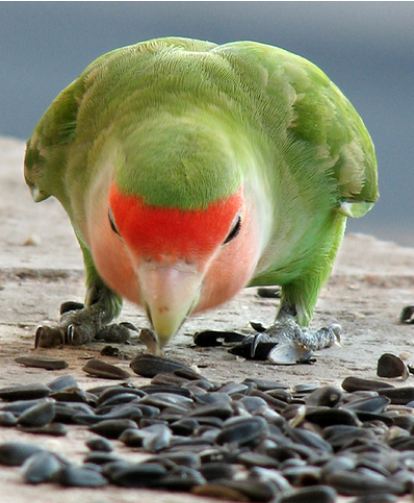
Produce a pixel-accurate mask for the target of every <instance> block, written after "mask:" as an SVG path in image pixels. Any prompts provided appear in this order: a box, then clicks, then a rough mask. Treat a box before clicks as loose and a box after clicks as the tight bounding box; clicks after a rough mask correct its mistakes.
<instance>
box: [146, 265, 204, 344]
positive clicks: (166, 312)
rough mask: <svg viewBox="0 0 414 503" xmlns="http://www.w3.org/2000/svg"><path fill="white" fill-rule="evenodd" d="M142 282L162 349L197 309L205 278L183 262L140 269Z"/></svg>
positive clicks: (149, 314)
mask: <svg viewBox="0 0 414 503" xmlns="http://www.w3.org/2000/svg"><path fill="white" fill-rule="evenodd" d="M138 278H139V284H140V289H141V302H142V304H143V305H144V306H145V308H146V311H147V316H148V318H149V321H150V322H151V325H152V327H153V329H154V330H155V332H156V335H157V337H158V344H159V347H160V348H162V347H163V346H165V345H166V344H167V342H168V341H169V340H170V339H171V337H172V336H173V335H174V334H175V333H176V332H177V331H178V330H179V328H180V327H181V325H182V324H183V322H184V321H185V319H186V317H187V316H188V315H189V314H190V313H191V311H192V310H193V309H194V307H195V306H196V305H197V303H198V300H199V296H200V288H201V283H202V279H203V274H202V273H201V272H200V271H198V270H197V269H196V268H195V266H192V265H189V264H186V263H184V262H181V261H177V262H174V263H172V264H171V263H169V264H164V263H162V262H155V261H152V262H145V263H143V264H141V265H140V266H139V268H138Z"/></svg>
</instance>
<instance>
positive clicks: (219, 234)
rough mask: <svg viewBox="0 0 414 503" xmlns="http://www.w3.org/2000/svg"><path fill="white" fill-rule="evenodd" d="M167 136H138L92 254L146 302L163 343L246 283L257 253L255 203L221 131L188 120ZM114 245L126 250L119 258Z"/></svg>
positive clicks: (115, 282)
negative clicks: (100, 243) (100, 246)
mask: <svg viewBox="0 0 414 503" xmlns="http://www.w3.org/2000/svg"><path fill="white" fill-rule="evenodd" d="M162 133H163V131H162V130H161V132H159V134H158V137H157V141H145V140H141V139H140V140H139V141H136V142H135V144H134V152H135V155H134V156H132V157H130V158H128V157H129V156H128V155H126V159H125V161H124V162H123V163H121V164H120V167H119V168H118V169H117V170H116V172H115V175H114V176H113V178H112V180H111V183H110V185H109V191H108V200H107V207H106V212H107V214H106V217H105V220H106V222H105V229H103V227H102V226H101V236H105V235H106V236H107V239H106V240H105V242H106V247H105V249H106V250H105V251H104V252H102V250H101V252H99V253H97V255H98V257H95V261H96V262H97V266H98V269H99V270H100V273H101V275H102V276H103V277H104V279H105V280H106V281H107V283H108V284H109V285H110V286H111V287H112V288H113V289H114V290H115V291H118V292H119V293H121V294H122V295H123V296H124V297H127V298H129V299H130V300H132V301H134V302H135V303H138V304H140V305H142V306H143V308H144V309H145V311H146V314H147V317H148V319H149V321H150V322H151V324H152V326H153V328H154V330H155V332H156V335H157V337H158V343H159V346H160V347H163V346H164V345H165V344H166V343H167V342H168V340H169V339H170V338H171V337H172V336H173V335H174V334H175V333H176V332H177V331H178V329H179V328H180V326H181V325H182V323H183V322H184V320H185V319H186V317H187V316H188V315H189V314H190V313H194V312H196V311H200V310H204V309H207V308H210V307H214V306H215V305H218V304H220V303H222V302H224V301H226V300H228V299H229V298H231V297H232V296H234V295H235V293H237V291H238V290H239V289H240V288H242V287H243V286H245V285H246V283H247V282H248V281H249V279H250V278H251V275H252V272H253V270H254V268H255V265H256V263H257V255H258V254H257V246H256V244H255V242H256V233H255V225H254V222H253V219H252V214H251V209H252V208H251V204H250V203H251V202H250V201H249V199H248V198H246V194H245V187H244V184H243V179H244V177H243V173H242V170H241V169H240V166H239V165H238V164H237V162H236V159H235V158H234V156H233V155H232V150H231V149H230V148H228V145H226V144H225V142H224V141H222V140H221V139H220V138H217V135H214V134H213V135H212V136H211V135H210V137H209V138H207V137H206V135H205V134H204V135H203V134H200V131H199V130H197V129H196V130H194V128H186V127H185V125H183V127H182V128H181V129H178V130H175V131H174V142H172V141H171V138H168V137H163V135H162ZM168 133H169V134H171V131H170V130H168V131H167V132H164V134H168ZM147 137H148V136H145V137H144V138H147ZM141 142H143V143H144V144H139V145H138V144H137V143H141ZM166 145H168V148H167V147H166ZM163 146H164V147H163ZM132 159H133V160H132ZM109 239H110V243H109ZM108 243H109V245H108ZM114 249H118V250H121V249H122V256H121V255H119V257H120V258H118V259H117V260H118V263H117V264H116V265H115V263H114V261H113V260H112V259H111V254H112V251H113V250H114ZM120 253H121V252H120ZM121 261H122V262H123V265H122V266H121V264H120V263H119V262H121ZM125 262H128V266H127V267H126V266H125ZM111 263H112V265H110V264H111ZM115 267H118V268H119V271H121V269H123V273H122V274H121V273H119V272H118V273H116V272H114V270H113V269H114V268H115ZM121 272H122V271H121Z"/></svg>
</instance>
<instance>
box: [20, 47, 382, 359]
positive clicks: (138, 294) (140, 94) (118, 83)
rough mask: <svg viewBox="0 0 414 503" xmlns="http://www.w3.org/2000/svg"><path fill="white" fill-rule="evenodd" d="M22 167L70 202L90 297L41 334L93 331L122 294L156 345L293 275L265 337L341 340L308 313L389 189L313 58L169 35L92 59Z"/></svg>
mask: <svg viewBox="0 0 414 503" xmlns="http://www.w3.org/2000/svg"><path fill="white" fill-rule="evenodd" d="M25 180H26V183H27V184H28V186H29V187H30V190H31V193H32V196H33V198H34V200H35V201H42V200H44V199H46V198H48V197H50V196H54V197H55V198H57V199H58V200H59V201H60V203H61V204H62V206H63V208H64V209H65V210H66V212H67V214H68V216H69V219H70V222H71V224H72V226H73V228H74V231H75V234H76V236H77V239H78V241H79V245H80V248H81V250H82V253H83V258H84V265H85V275H86V298H85V302H84V304H75V303H66V304H65V306H63V307H62V309H61V313H62V317H61V319H60V321H59V323H57V324H56V325H54V326H42V327H39V329H38V331H37V334H36V343H37V345H39V346H54V345H62V344H83V343H86V342H88V341H90V340H92V339H93V338H94V337H95V335H96V334H97V333H98V332H99V331H100V330H102V329H103V328H104V327H106V326H107V325H108V324H109V323H110V322H111V321H112V320H113V319H114V318H116V317H117V316H118V315H119V314H120V311H121V306H122V299H123V298H125V299H128V300H130V301H132V302H134V303H135V304H137V305H138V306H141V308H142V309H143V310H144V311H145V313H146V315H147V318H148V320H149V322H150V324H151V326H152V328H153V331H154V334H155V335H154V337H155V346H154V347H155V350H159V349H162V348H163V347H164V346H165V345H166V344H167V343H168V341H169V340H170V339H171V338H172V336H173V335H174V334H175V333H176V332H177V331H178V330H179V329H180V327H181V325H182V324H183V322H184V321H185V320H186V318H187V317H188V316H190V315H191V314H192V313H198V312H201V311H204V310H207V309H211V308H214V307H216V306H219V305H220V304H222V303H224V302H226V301H227V300H229V299H231V298H232V297H233V296H235V295H236V294H237V292H239V291H240V290H241V289H242V288H243V287H246V286H263V285H279V286H280V287H281V300H280V307H279V309H278V313H277V314H276V318H275V324H274V326H273V331H272V330H270V329H269V331H268V333H267V336H269V337H276V336H277V335H278V333H279V334H280V333H282V334H285V335H286V334H288V337H290V338H291V339H292V340H293V339H294V340H295V341H296V342H295V344H296V346H297V347H305V346H307V342H308V343H309V345H308V346H309V347H311V346H312V344H311V342H310V341H312V340H313V341H315V340H316V341H319V342H318V343H317V344H316V346H318V344H319V346H320V345H321V344H322V343H321V340H322V339H323V341H325V342H326V340H325V339H326V336H328V339H329V341H331V342H332V339H335V338H336V339H339V332H340V329H339V326H338V325H335V324H334V325H332V326H329V327H323V328H322V329H320V330H311V329H310V328H309V323H310V321H311V320H312V316H313V313H314V309H315V305H316V302H317V299H318V295H319V293H320V290H321V287H322V286H323V284H324V283H325V282H326V280H327V279H328V277H329V275H330V273H331V271H332V267H333V264H334V260H335V256H336V253H337V250H338V247H339V246H340V244H341V241H342V239H343V235H344V230H345V224H346V220H347V217H361V216H363V215H364V214H366V213H367V212H368V211H369V210H370V209H371V208H372V207H373V205H374V203H375V202H376V200H377V198H378V183H377V163H376V156H375V150H374V146H373V143H372V140H371V138H370V135H369V133H368V131H367V129H366V127H365V126H364V123H363V121H362V119H361V118H360V116H359V115H358V113H357V112H356V110H355V109H354V107H353V106H352V104H351V103H350V102H349V101H348V99H347V98H346V97H345V96H344V95H343V94H342V93H341V91H340V90H339V89H338V87H336V85H335V84H334V83H333V82H332V81H331V80H330V79H329V78H328V77H327V76H326V75H325V73H324V72H323V71H322V70H320V69H319V68H318V67H317V66H315V65H314V64H313V63H311V62H310V61H308V60H306V59H304V58H303V57H300V56H298V55H295V54H293V53H291V52H288V51H286V50H283V49H280V48H277V47H273V46H270V45H266V44H262V43H256V42H248V41H247V42H234V43H226V44H224V45H217V44H214V43H210V42H206V41H200V40H193V39H186V38H172V37H168V38H159V39H154V40H149V41H144V42H140V43H137V44H135V45H131V46H128V47H123V48H120V49H116V50H113V51H111V52H109V53H106V54H104V55H102V56H100V57H98V58H97V59H96V60H95V61H93V62H92V63H91V64H90V65H89V66H87V68H86V69H85V70H84V71H83V72H82V73H81V74H80V76H79V77H78V78H77V79H76V80H74V81H73V82H72V83H71V84H69V85H68V86H67V87H66V88H65V89H64V90H63V91H62V92H61V93H60V94H59V95H58V96H57V97H56V98H55V99H54V101H53V102H52V103H51V105H50V106H49V108H48V109H47V110H46V112H45V113H44V115H43V116H42V117H41V119H40V121H39V122H38V124H37V125H36V127H35V129H34V131H33V134H32V136H31V138H30V139H29V140H28V142H27V149H26V156H25ZM111 326H112V327H116V326H117V325H116V324H114V325H111ZM289 334H290V335H289ZM324 337H325V339H324ZM325 342H323V344H325ZM331 342H329V344H330V343H331ZM252 344H253V346H255V344H257V338H255V339H254V341H253V342H252ZM323 344H322V345H323ZM329 344H327V345H329ZM319 346H318V347H319ZM308 349H309V348H308ZM155 350H154V351H155ZM253 350H254V348H253ZM276 360H277V358H276V357H275V358H274V361H276Z"/></svg>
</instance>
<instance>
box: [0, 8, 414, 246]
mask: <svg viewBox="0 0 414 503" xmlns="http://www.w3.org/2000/svg"><path fill="white" fill-rule="evenodd" d="M170 35H176V36H185V37H192V38H199V39H203V40H209V41H212V42H216V43H225V42H229V41H234V40H254V41H258V42H263V43H267V44H272V45H276V46H279V47H283V48H284V49H287V50H289V51H292V52H295V53H297V54H300V55H302V56H304V57H306V58H308V59H310V60H311V61H313V62H314V63H316V64H317V65H318V66H320V67H321V68H322V69H323V70H324V71H325V72H326V73H327V74H328V75H329V76H330V78H331V79H332V80H333V81H334V82H335V83H336V84H337V85H338V86H339V87H340V88H341V90H342V91H343V92H344V94H345V95H346V96H347V97H348V98H349V99H350V100H351V102H352V103H353V104H354V106H355V107H356V108H357V110H358V111H359V113H360V114H361V116H362V117H363V119H364V121H365V124H366V125H367V127H368V129H369V131H370V133H371V136H372V137H373V139H374V143H375V145H376V149H377V155H378V162H379V172H380V191H381V199H380V201H379V203H378V204H377V205H376V207H375V208H374V209H373V210H372V211H371V213H369V214H368V215H367V216H366V217H365V218H363V219H361V220H351V219H350V220H349V225H348V231H352V232H366V233H370V234H374V235H376V236H378V237H380V238H382V239H387V240H394V241H397V242H399V243H401V244H405V245H414V223H413V220H414V203H413V190H414V172H413V166H412V164H413V159H414V127H413V115H414V3H412V2H62V3H60V2H16V3H12V2H0V135H5V136H14V137H18V138H21V139H26V138H27V137H28V136H29V135H30V133H31V130H32V129H33V127H34V125H35V124H36V122H37V120H38V119H39V118H40V116H41V114H42V113H43V112H44V110H45V108H46V107H47V106H48V105H49V103H50V101H51V100H52V99H53V98H54V97H55V96H56V94H57V93H58V92H59V91H60V90H61V89H62V88H64V87H65V86H66V85H67V84H68V83H70V82H71V81H72V80H73V79H74V78H75V77H76V76H77V75H78V74H79V73H80V72H81V71H82V70H83V68H84V67H85V66H86V65H87V64H88V63H89V62H90V61H91V60H93V59H94V58H95V57H97V56H98V55H100V54H102V53H104V52H106V51H109V50H111V49H114V48H116V47H121V46H124V45H128V44H133V43H135V42H138V41H141V40H145V39H149V38H154V37H161V36H170Z"/></svg>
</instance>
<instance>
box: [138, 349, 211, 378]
mask: <svg viewBox="0 0 414 503" xmlns="http://www.w3.org/2000/svg"><path fill="white" fill-rule="evenodd" d="M130 367H131V369H132V370H133V371H134V372H135V373H136V374H138V375H140V376H142V377H154V376H156V375H157V374H160V373H164V374H170V373H174V372H177V371H181V372H187V373H188V375H193V376H194V375H197V378H198V377H201V376H200V375H198V374H196V373H195V372H194V371H193V370H192V369H191V368H190V367H187V365H185V364H184V363H180V362H177V361H174V360H169V359H167V358H160V357H159V356H154V355H149V354H144V355H138V356H136V357H135V358H134V359H133V360H132V361H131V363H130Z"/></svg>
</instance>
